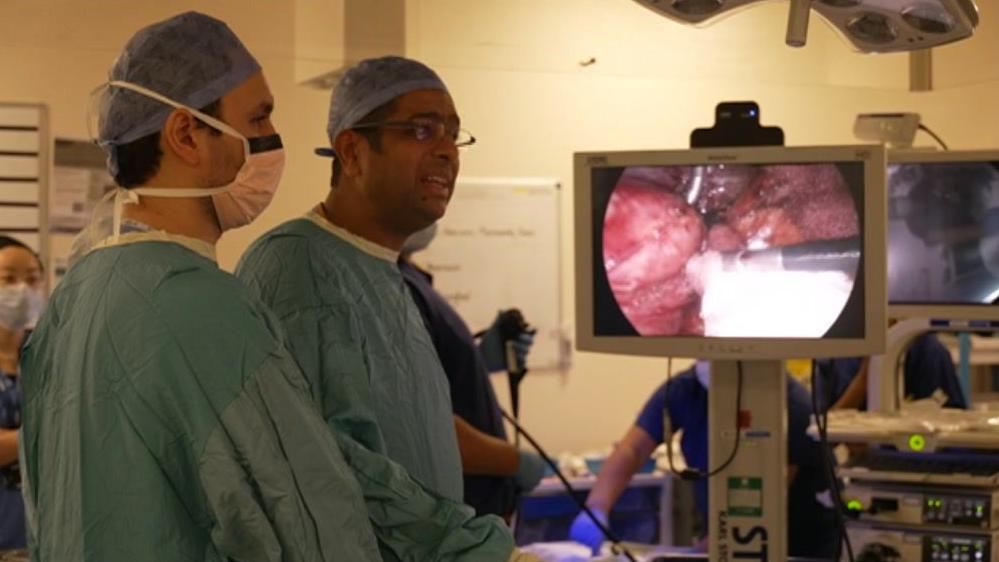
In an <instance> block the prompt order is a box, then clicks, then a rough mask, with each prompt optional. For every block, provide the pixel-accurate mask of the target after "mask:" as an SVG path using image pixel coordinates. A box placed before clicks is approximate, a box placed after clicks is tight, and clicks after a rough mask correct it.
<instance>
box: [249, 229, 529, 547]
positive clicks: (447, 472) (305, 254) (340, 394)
mask: <svg viewBox="0 0 999 562" xmlns="http://www.w3.org/2000/svg"><path fill="white" fill-rule="evenodd" d="M236 275H237V276H238V277H239V278H240V279H241V280H242V281H244V282H245V283H246V285H247V286H248V287H249V288H250V290H251V291H252V292H254V293H255V294H256V295H257V296H259V297H260V298H261V300H263V301H264V303H265V304H267V305H268V307H269V308H270V309H271V310H272V311H273V312H274V313H275V314H276V316H277V317H278V319H279V321H280V323H281V324H282V326H283V327H284V329H285V332H286V336H287V338H288V340H287V345H288V349H289V350H290V351H291V353H292V355H293V356H294V357H295V359H296V361H297V362H298V364H299V366H301V368H302V371H303V372H304V374H305V376H306V378H308V380H309V383H310V387H311V389H312V392H313V397H314V399H315V400H316V402H317V404H319V406H320V409H321V410H322V414H323V416H324V417H325V418H326V420H327V422H328V423H329V425H330V427H331V428H332V429H333V431H334V432H337V433H338V434H341V435H342V434H346V435H348V436H350V437H352V438H353V443H351V444H350V445H349V446H348V445H347V444H346V443H345V439H343V438H341V443H342V446H343V448H344V452H345V454H346V455H347V457H348V461H349V462H351V465H352V466H353V467H354V469H355V473H357V474H358V479H359V480H360V481H361V485H362V488H364V487H365V485H366V480H369V479H371V478H374V479H382V480H381V481H380V483H381V484H382V485H383V486H386V487H388V488H390V489H395V488H397V487H400V486H413V485H414V482H413V481H414V480H415V481H416V482H418V483H419V485H420V486H422V487H424V488H426V489H427V490H428V492H429V493H431V494H432V495H434V496H439V497H440V498H439V499H438V501H441V502H445V501H447V500H452V501H460V499H461V494H462V488H463V486H462V473H461V460H460V456H459V453H458V446H457V440H456V438H455V433H454V421H453V418H452V415H451V403H450V395H449V391H448V385H447V378H446V376H445V374H444V371H443V368H442V367H441V364H440V361H439V359H438V358H437V354H436V351H435V350H434V347H433V344H432V342H431V340H430V336H429V334H428V333H427V331H426V327H425V326H424V324H423V320H422V317H421V316H420V312H419V310H418V309H417V307H416V304H415V303H414V302H413V300H412V297H411V296H410V294H409V291H408V289H407V288H406V284H405V281H404V280H403V278H402V274H401V273H400V271H399V269H398V267H397V266H396V263H395V255H394V254H393V253H392V252H391V251H389V250H386V249H384V248H380V247H377V246H375V245H374V244H372V243H370V242H367V241H365V240H362V239H359V238H356V237H354V236H351V235H350V234H349V233H346V232H345V231H342V230H340V229H338V228H336V227H335V226H333V225H331V224H329V223H328V222H326V221H325V219H323V218H321V217H319V216H318V215H317V214H316V213H310V214H309V215H308V216H307V217H306V218H304V219H298V220H293V221H290V222H288V223H285V224H284V225H281V226H279V227H278V228H276V229H274V230H272V231H271V232H269V233H268V234H266V235H264V236H263V237H262V238H261V239H260V240H258V241H256V242H255V243H254V244H253V245H252V246H251V247H250V249H249V250H248V251H247V253H246V254H245V255H244V256H243V259H242V260H241V262H240V264H239V266H238V267H237V269H236ZM351 447H354V448H353V449H351ZM352 450H353V451H355V452H356V455H352V453H351V451H352ZM366 452H367V454H365V453H366ZM393 461H394V462H393ZM386 463H389V464H388V466H391V469H389V468H386ZM395 463H398V465H397V466H392V465H394V464H395ZM365 493H366V495H367V491H366V490H365ZM413 497H414V498H420V499H421V501H423V500H426V498H422V497H420V496H419V494H415V493H414V496H413ZM465 509H468V508H465ZM373 523H374V527H375V532H376V534H377V535H378V538H379V540H381V541H382V542H383V543H384V539H385V535H384V534H383V533H384V530H385V528H384V527H383V526H381V525H380V522H379V521H375V520H373ZM473 523H474V524H473ZM487 529H488V535H486V536H481V535H482V533H485V532H486V530H487ZM472 530H474V531H475V532H476V533H478V534H479V535H480V536H481V541H480V544H479V545H477V546H476V547H475V548H474V549H472V550H470V551H469V552H470V553H474V554H475V556H470V557H469V560H484V561H486V560H506V559H507V557H508V556H509V555H510V553H511V551H512V549H513V542H512V537H511V536H510V533H509V530H508V529H507V528H506V527H505V525H503V523H502V521H501V520H499V519H498V518H494V517H483V518H478V519H475V520H473V521H471V522H468V523H466V524H465V528H462V529H455V530H454V531H453V532H452V535H453V540H457V539H462V540H463V541H465V542H467V541H468V540H469V539H468V538H467V537H466V535H467V534H468V533H469V532H470V531H472ZM463 537H465V538H463ZM427 542H428V543H430V540H429V538H428V541H427ZM382 546H383V549H382V553H383V555H384V556H385V557H386V559H391V554H395V555H397V556H398V555H399V554H400V551H399V550H398V549H397V548H394V547H393V546H392V545H385V544H383V545H382ZM386 547H388V548H386Z"/></svg>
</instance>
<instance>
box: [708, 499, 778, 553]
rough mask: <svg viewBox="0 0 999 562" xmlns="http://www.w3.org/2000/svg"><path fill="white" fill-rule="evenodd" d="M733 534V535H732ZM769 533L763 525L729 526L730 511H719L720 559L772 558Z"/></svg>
mask: <svg viewBox="0 0 999 562" xmlns="http://www.w3.org/2000/svg"><path fill="white" fill-rule="evenodd" d="M730 535H731V536H730ZM767 539H768V533H767V529H766V527H763V526H762V525H751V526H748V527H747V526H745V525H734V526H732V527H729V524H728V513H727V512H725V511H719V512H718V561H719V562H735V561H737V560H759V561H760V562H768V561H769V560H770V548H769V546H768V540H767Z"/></svg>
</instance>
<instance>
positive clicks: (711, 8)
mask: <svg viewBox="0 0 999 562" xmlns="http://www.w3.org/2000/svg"><path fill="white" fill-rule="evenodd" d="M635 1H636V2H638V3H639V4H641V5H643V6H645V7H647V8H649V9H650V10H652V11H654V12H656V13H658V14H661V15H663V16H666V17H668V18H670V19H672V20H675V21H678V22H681V23H690V24H701V23H705V24H707V23H713V22H714V21H716V20H717V19H718V18H719V17H720V16H723V15H728V14H731V13H733V12H734V11H736V10H738V9H741V8H746V7H749V6H750V5H752V4H755V3H758V2H764V1H768V0H635ZM809 6H810V7H811V9H814V10H815V11H816V12H818V13H819V15H820V16H822V18H823V19H824V20H825V21H826V22H827V23H828V24H829V25H830V26H832V27H833V28H834V29H835V30H837V31H838V32H839V33H840V34H841V35H842V36H843V37H844V38H845V39H846V40H847V41H848V42H849V43H850V44H852V45H853V47H854V48H856V49H857V50H858V51H862V52H867V53H890V52H899V51H912V50H916V49H928V48H930V47H937V46H939V45H944V44H946V43H952V42H954V41H960V40H961V39H966V38H968V37H970V36H971V35H972V33H974V31H975V28H976V27H978V22H979V18H978V7H977V6H976V5H975V2H974V0H791V14H790V17H789V23H788V36H787V43H788V44H789V45H792V46H802V45H804V42H805V41H804V40H805V33H806V31H807V22H808V18H807V13H808V10H809Z"/></svg>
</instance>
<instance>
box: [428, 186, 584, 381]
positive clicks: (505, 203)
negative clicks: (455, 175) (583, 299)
mask: <svg viewBox="0 0 999 562" xmlns="http://www.w3.org/2000/svg"><path fill="white" fill-rule="evenodd" d="M559 193H560V192H559V183H558V182H557V181H556V180H551V179H539V178H489V179H485V178H462V179H460V180H458V183H457V185H456V187H455V191H454V195H453V196H452V198H451V202H450V203H449V204H448V210H447V213H446V214H445V215H444V218H442V219H441V220H440V221H439V222H438V228H437V237H436V238H435V239H434V241H433V243H432V244H431V245H430V247H429V248H427V249H426V250H424V251H423V252H420V253H418V254H416V255H415V256H414V257H413V261H414V262H416V263H417V264H418V265H420V266H421V267H423V268H424V269H426V270H427V271H429V272H430V273H432V274H433V276H434V287H435V288H436V289H437V291H438V292H439V293H441V294H442V295H443V296H444V298H445V299H447V300H448V302H449V303H450V304H451V306H453V307H454V308H455V310H457V311H458V314H460V315H461V317H462V318H463V319H464V320H465V322H466V323H467V324H468V326H469V328H470V329H471V330H472V332H473V333H474V332H478V331H479V330H484V329H486V328H488V327H489V325H490V324H492V322H493V320H494V319H495V318H496V313H497V312H498V311H500V310H505V309H507V308H518V309H520V311H521V312H522V313H523V314H524V318H525V319H526V320H527V322H528V323H529V324H531V325H532V326H533V327H535V328H536V329H537V334H536V335H535V337H534V346H533V347H532V348H531V353H530V355H529V356H528V359H527V366H528V368H529V369H536V370H548V369H558V368H564V367H565V363H564V362H565V360H566V358H567V356H568V354H567V353H566V347H567V344H566V343H565V342H566V341H567V340H566V338H565V337H564V334H563V333H562V315H561V301H562V299H561V288H562V278H561V277H562V276H561V271H560V270H561V266H560V264H561V257H560V251H561V250H560V249H561V246H560V244H561V242H560V239H559V225H560V224H561V222H560V220H559Z"/></svg>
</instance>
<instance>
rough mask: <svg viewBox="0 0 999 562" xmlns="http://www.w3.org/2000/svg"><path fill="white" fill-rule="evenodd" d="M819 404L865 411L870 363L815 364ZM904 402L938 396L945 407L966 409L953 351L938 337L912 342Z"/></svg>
mask: <svg viewBox="0 0 999 562" xmlns="http://www.w3.org/2000/svg"><path fill="white" fill-rule="evenodd" d="M816 374H817V375H818V378H817V385H818V393H817V394H818V399H819V404H820V405H821V407H822V408H823V409H825V408H826V407H828V406H829V405H831V408H830V409H833V410H837V409H845V408H855V409H864V408H866V401H867V359H866V358H862V357H850V358H844V359H821V360H818V361H817V362H816ZM903 377H904V379H905V386H904V389H905V399H906V400H922V399H925V398H930V397H932V396H933V395H935V394H937V391H939V392H941V393H942V394H943V397H945V399H944V401H943V407H945V408H961V409H967V408H968V402H967V400H965V397H964V392H962V390H961V385H960V382H959V381H958V379H957V370H956V369H955V368H954V360H953V359H952V358H951V355H950V351H948V350H947V348H946V347H945V346H944V345H943V344H942V343H940V340H939V339H937V337H936V335H935V334H933V333H932V332H927V333H925V334H922V335H920V336H919V337H917V338H916V339H914V340H912V343H910V344H909V348H908V349H907V350H906V353H905V360H904V364H903Z"/></svg>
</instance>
